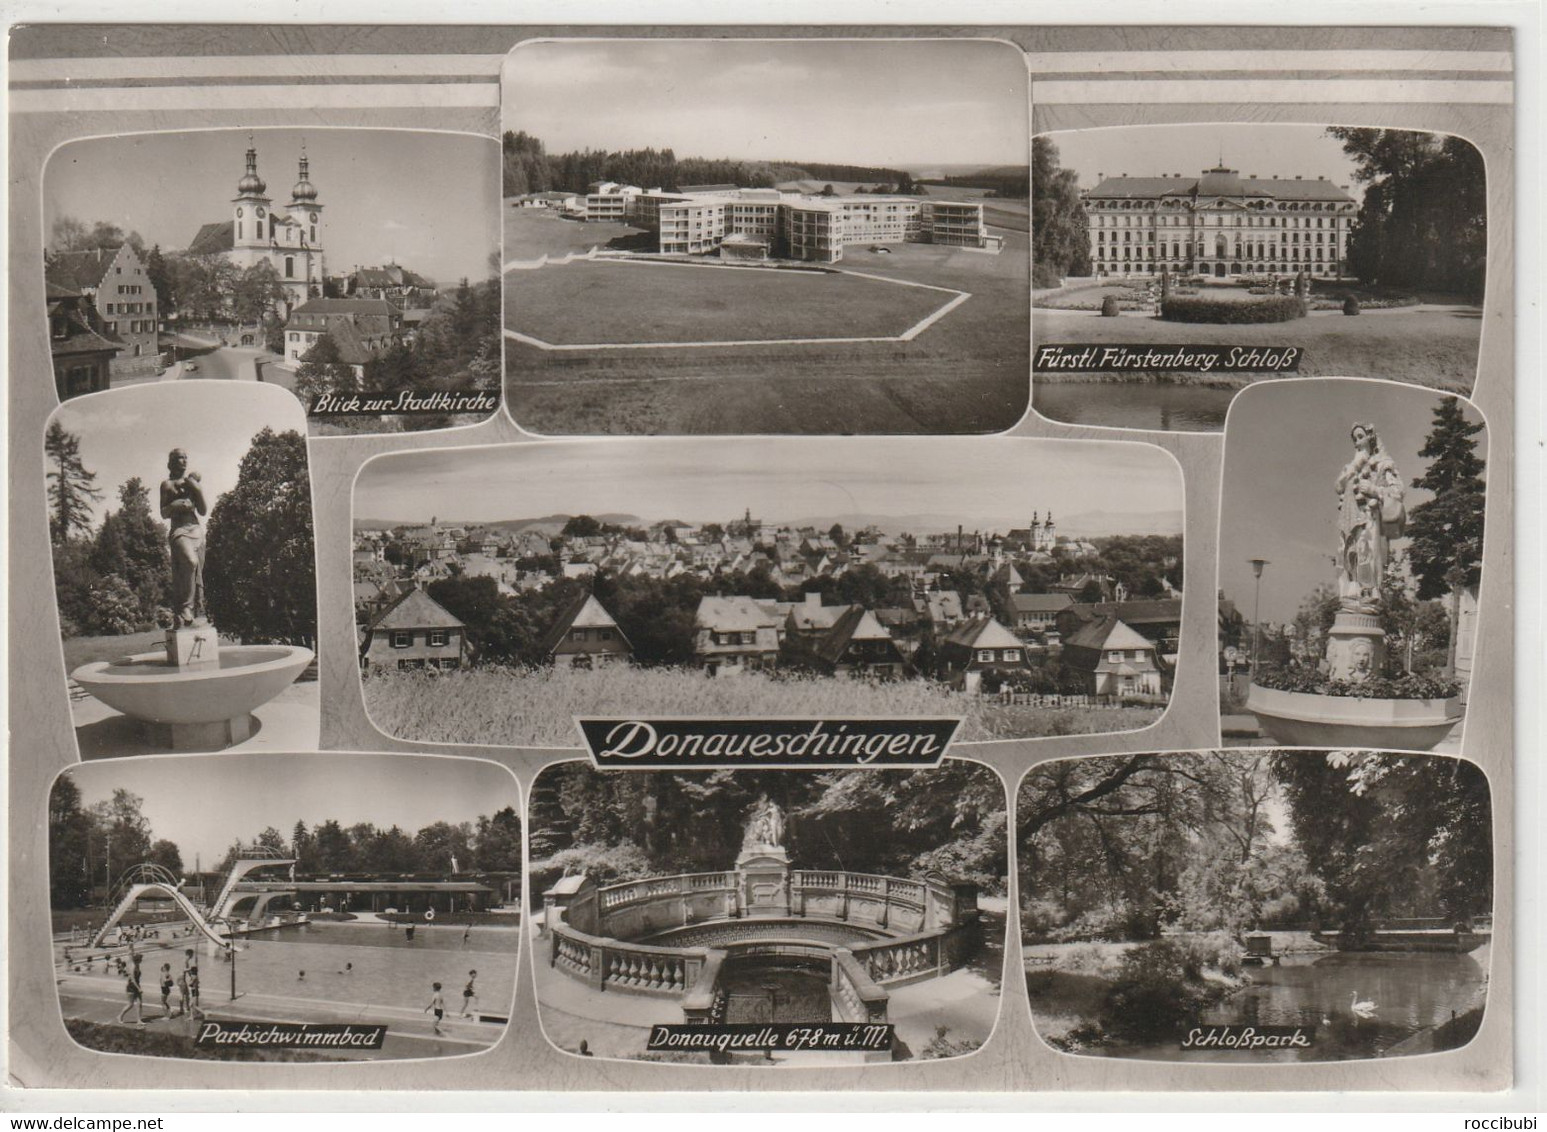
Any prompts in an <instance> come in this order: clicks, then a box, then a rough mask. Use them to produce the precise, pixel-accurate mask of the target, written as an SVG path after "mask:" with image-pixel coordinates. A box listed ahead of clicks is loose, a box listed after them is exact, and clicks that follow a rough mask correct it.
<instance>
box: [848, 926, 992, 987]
mask: <svg viewBox="0 0 1547 1132" xmlns="http://www.w3.org/2000/svg"><path fill="white" fill-rule="evenodd" d="M975 926H976V925H975V922H964V923H961V924H958V925H956V926H955V927H952V928H947V929H945V930H944V931H927V932H919V933H918V934H916V935H911V936H904V937H903V938H901V939H890V940H883V941H881V942H879V943H873V944H862V945H857V946H855V947H853V948H852V949H851V950H852V953H853V955H854V958H855V960H856V961H857V962H858V963H859V964H860V966H862V967H863V968H864V969H865V972H866V974H868V975H869V976H870V978H871V979H873V980H874V981H875V982H876V983H877V984H879V985H881V986H888V987H898V986H907V985H908V984H909V983H917V982H922V981H924V980H925V979H934V978H938V977H939V976H941V975H944V974H948V973H949V972H951V971H954V970H955V969H956V968H957V967H960V966H961V965H962V964H963V963H964V962H966V960H967V957H968V956H969V955H970V954H971V952H972V949H973V948H974V947H975V946H976V943H977V939H976V936H975Z"/></svg>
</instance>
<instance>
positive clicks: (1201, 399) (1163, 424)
mask: <svg viewBox="0 0 1547 1132" xmlns="http://www.w3.org/2000/svg"><path fill="white" fill-rule="evenodd" d="M1237 392H1239V389H1238V388H1236V387H1235V386H1233V385H1232V386H1226V387H1221V386H1217V385H1193V384H1178V383H1173V382H1163V381H1097V382H1091V381H1059V382H1049V381H1045V380H1043V379H1042V378H1040V377H1038V378H1034V379H1033V394H1032V396H1033V400H1032V404H1033V406H1034V407H1035V408H1036V410H1037V412H1039V413H1041V414H1042V415H1043V416H1044V417H1048V418H1050V419H1052V420H1055V421H1062V422H1064V423H1065V424H1077V425H1096V426H1099V427H1102V428H1143V429H1155V430H1159V431H1164V432H1171V431H1176V432H1217V431H1219V430H1220V429H1222V428H1224V427H1225V413H1226V412H1227V411H1229V409H1230V401H1231V399H1232V398H1234V397H1235V395H1236V393H1237Z"/></svg>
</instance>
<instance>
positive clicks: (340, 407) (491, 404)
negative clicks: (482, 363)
mask: <svg viewBox="0 0 1547 1132" xmlns="http://www.w3.org/2000/svg"><path fill="white" fill-rule="evenodd" d="M499 407H500V397H499V394H498V393H490V392H487V391H486V390H482V389H445V390H439V391H436V392H431V393H419V392H416V391H415V390H412V389H399V390H397V391H396V392H394V393H319V394H318V395H317V396H316V397H314V398H312V404H311V408H310V409H308V410H307V411H308V413H309V414H310V415H311V416H314V417H374V416H381V415H383V414H387V413H407V414H415V413H492V412H494V410H495V409H497V408H499Z"/></svg>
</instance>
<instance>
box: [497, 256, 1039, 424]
mask: <svg viewBox="0 0 1547 1132" xmlns="http://www.w3.org/2000/svg"><path fill="white" fill-rule="evenodd" d="M1002 234H1003V235H1004V236H1005V238H1006V248H1005V250H1004V252H1003V253H1002V254H1000V255H997V256H992V255H985V254H983V253H980V252H971V251H964V250H962V249H954V248H944V247H935V246H932V245H926V244H903V245H894V246H893V247H892V252H891V254H889V255H881V254H876V253H872V252H869V251H868V250H866V249H865V248H856V249H851V250H850V251H849V252H848V253H847V254H846V256H845V258H844V260H843V261H842V263H841V264H840V265H839V266H841V267H843V268H847V269H851V270H857V271H863V272H867V273H871V274H876V275H882V276H888V277H892V278H897V279H907V280H912V281H916V282H921V283H928V284H932V285H935V286H940V287H949V288H952V289H954V290H959V291H966V292H968V293H970V294H971V296H972V297H971V298H970V299H968V300H967V301H966V302H964V303H962V304H961V305H960V306H958V307H957V308H955V309H954V310H952V311H951V312H950V313H948V314H947V315H946V316H945V317H944V318H942V319H940V321H939V322H937V323H935V324H934V325H933V326H931V327H929V328H928V329H926V330H925V331H924V332H923V333H922V334H920V335H919V336H918V337H917V338H916V339H914V340H913V341H911V342H866V343H816V344H783V345H763V344H759V345H750V346H711V347H697V348H673V347H669V346H668V347H662V348H656V349H648V350H597V351H583V350H582V351H561V352H555V351H548V350H541V349H539V348H537V347H535V346H531V345H528V344H526V343H522V342H518V341H516V340H514V339H508V338H507V339H506V342H505V375H506V403H507V404H508V405H509V407H510V411H511V413H512V415H513V416H514V417H515V419H516V420H517V422H519V423H520V424H521V425H523V426H524V427H526V428H528V429H530V430H531V431H533V432H538V433H545V434H549V435H565V434H620V433H631V434H653V433H698V434H726V433H732V434H734V433H795V434H813V433H868V434H876V433H955V434H963V433H987V432H1000V431H1003V430H1004V429H1007V428H1009V427H1011V426H1012V425H1014V424H1015V423H1016V422H1017V421H1018V420H1020V418H1021V416H1022V415H1023V414H1024V413H1025V411H1026V407H1027V402H1028V401H1029V399H1030V389H1031V382H1030V363H1031V346H1030V339H1031V333H1030V331H1031V325H1030V322H1031V320H1030V300H1029V295H1030V291H1029V269H1028V243H1027V237H1026V236H1025V234H1024V233H1017V232H1005V233H1002ZM576 266H590V265H575V264H570V265H566V266H559V267H545V268H541V269H538V270H536V271H528V272H520V273H518V272H509V273H507V274H506V277H505V278H506V286H507V288H511V287H515V288H516V289H517V290H518V291H520V292H524V291H525V290H526V289H527V288H538V289H541V288H543V287H546V286H548V285H550V282H551V284H552V285H553V286H561V285H563V284H560V283H559V282H558V278H559V276H560V275H561V274H562V273H563V272H565V271H570V270H573V269H574V268H575V267H576ZM619 270H622V271H635V272H639V275H638V278H639V280H640V282H641V285H643V286H649V285H652V284H653V283H654V282H655V280H656V279H657V278H658V277H659V275H660V273H661V272H662V271H668V270H676V271H687V270H689V269H683V268H676V269H668V268H640V267H635V266H628V267H622V268H620V269H619ZM517 274H520V275H521V276H523V278H521V279H515V278H514V277H515V276H516V275H517ZM544 277H549V278H544ZM715 278H718V276H715ZM871 286H872V288H873V289H871V290H866V291H864V292H861V291H859V290H858V289H854V290H853V291H852V292H851V294H852V295H854V296H860V295H863V296H864V297H865V299H866V301H874V300H875V298H876V296H877V295H879V294H880V293H881V292H885V298H886V299H887V300H888V301H891V302H894V303H897V304H901V305H905V306H907V307H909V308H910V309H911V308H914V307H916V305H917V302H918V298H919V297H923V298H924V299H925V301H926V302H928V303H929V304H931V306H930V309H937V308H938V307H939V306H940V305H942V304H943V303H944V302H945V301H947V300H948V299H949V298H950V296H948V295H943V294H941V293H940V292H935V291H922V290H917V289H910V288H904V287H890V288H888V287H885V286H884V285H881V284H872V285H871ZM633 301H638V302H650V303H652V304H653V302H654V300H650V299H645V298H642V297H641V296H640V295H638V294H637V293H636V296H635V299H634V300H633ZM511 305H512V298H511V295H510V293H509V292H507V308H506V309H507V318H509V317H511V315H510V311H511ZM516 309H517V314H516V316H515V318H516V321H515V322H514V323H513V324H512V325H513V327H514V328H515V329H518V330H522V331H524V332H526V333H534V336H536V337H539V338H542V337H543V335H542V334H541V333H540V332H534V331H533V330H531V329H529V328H528V326H524V325H523V324H522V318H523V316H522V314H521V313H520V308H519V304H518V305H517V307H516ZM848 310H849V304H848V303H845V304H843V309H840V310H838V311H834V312H831V313H826V312H824V314H823V316H822V324H823V325H828V326H831V325H839V326H845V327H850V328H856V327H860V326H863V325H864V323H863V311H862V309H861V308H858V307H856V308H855V312H856V313H855V317H854V318H853V319H852V320H850V319H848V318H846V317H845V316H846V313H847V312H848ZM731 315H735V316H736V317H737V318H739V319H746V320H750V323H748V324H750V325H754V326H755V325H756V323H757V321H758V320H760V319H765V318H768V317H770V316H768V315H764V314H759V313H755V312H752V311H736V312H728V313H727V318H729V317H730V316H731ZM575 317H579V315H578V314H577V315H576V316H575ZM672 317H673V318H674V319H675V318H677V317H679V316H678V315H673V316H672ZM680 317H681V318H683V319H688V320H690V321H692V322H695V323H696V322H698V321H700V320H699V316H698V315H697V314H690V313H686V312H684V313H681V314H680ZM913 321H917V319H916V318H914V319H911V320H910V321H909V324H910V325H911V322H913ZM859 332H860V331H857V330H855V329H849V330H846V331H844V333H846V334H853V333H859ZM721 337H722V338H755V337H756V335H755V334H745V333H737V332H736V330H735V329H734V328H733V327H731V326H727V327H726V328H725V330H724V332H723V334H722V335H721ZM544 340H548V339H544Z"/></svg>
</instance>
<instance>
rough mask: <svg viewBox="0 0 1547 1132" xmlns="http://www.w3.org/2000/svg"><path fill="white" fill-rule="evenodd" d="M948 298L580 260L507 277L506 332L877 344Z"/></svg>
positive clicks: (838, 282)
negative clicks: (870, 341)
mask: <svg viewBox="0 0 1547 1132" xmlns="http://www.w3.org/2000/svg"><path fill="white" fill-rule="evenodd" d="M953 298H955V296H954V295H951V294H947V293H946V292H944V291H930V290H925V289H923V288H921V287H905V286H899V285H897V284H893V283H884V282H881V281H879V280H876V279H866V278H864V277H862V276H859V275H852V274H847V273H842V272H824V271H793V270H785V269H777V268H746V267H714V266H694V265H684V264H675V263H651V262H618V261H616V260H586V261H582V262H577V263H570V264H564V265H561V266H550V267H544V268H542V269H540V270H537V271H512V272H509V273H508V274H507V275H506V277H505V328H506V329H507V330H516V331H519V332H521V333H523V334H527V335H530V336H531V337H533V338H536V339H538V340H540V341H543V342H548V343H550V344H553V345H571V344H593V343H609V342H725V341H735V340H740V341H760V342H761V341H773V340H777V339H790V338H882V337H896V336H897V335H900V334H902V333H903V332H904V331H905V330H907V329H908V328H909V327H910V326H912V325H913V324H914V323H916V322H918V321H919V320H920V319H922V318H926V317H928V316H929V315H930V314H932V313H934V312H935V311H937V310H939V309H940V308H941V307H943V306H944V305H945V304H946V303H948V302H950V301H951V299H953ZM946 317H948V318H949V317H951V316H950V315H947V316H946Z"/></svg>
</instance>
